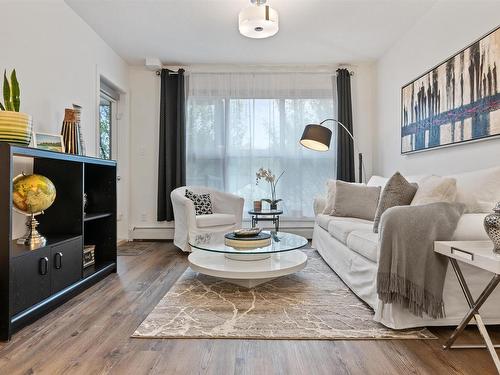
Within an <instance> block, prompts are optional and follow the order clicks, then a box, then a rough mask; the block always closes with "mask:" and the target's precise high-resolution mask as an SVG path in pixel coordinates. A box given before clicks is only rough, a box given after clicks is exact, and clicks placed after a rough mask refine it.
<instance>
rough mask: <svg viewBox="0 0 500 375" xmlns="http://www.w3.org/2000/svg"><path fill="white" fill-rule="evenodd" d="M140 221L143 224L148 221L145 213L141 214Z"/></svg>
mask: <svg viewBox="0 0 500 375" xmlns="http://www.w3.org/2000/svg"><path fill="white" fill-rule="evenodd" d="M141 221H142V222H143V223H145V222H146V221H148V215H147V214H146V213H144V212H143V213H142V214H141Z"/></svg>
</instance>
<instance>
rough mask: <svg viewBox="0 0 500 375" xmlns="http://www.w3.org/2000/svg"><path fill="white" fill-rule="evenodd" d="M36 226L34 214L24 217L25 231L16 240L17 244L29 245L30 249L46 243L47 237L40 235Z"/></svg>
mask: <svg viewBox="0 0 500 375" xmlns="http://www.w3.org/2000/svg"><path fill="white" fill-rule="evenodd" d="M37 226H38V221H37V220H36V219H35V215H33V214H31V215H30V216H28V218H27V219H26V227H27V228H28V229H27V230H26V233H25V235H24V236H23V237H21V238H19V239H18V240H17V243H18V244H19V245H24V246H29V248H30V249H31V250H34V249H37V248H39V247H42V246H45V245H46V244H47V239H46V238H45V237H44V236H42V235H41V234H40V233H39V232H38V230H37V229H36V227H37Z"/></svg>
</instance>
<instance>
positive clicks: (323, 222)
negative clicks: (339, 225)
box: [316, 214, 335, 231]
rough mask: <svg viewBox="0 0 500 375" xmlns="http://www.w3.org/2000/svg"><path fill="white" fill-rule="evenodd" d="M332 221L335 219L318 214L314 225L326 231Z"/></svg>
mask: <svg viewBox="0 0 500 375" xmlns="http://www.w3.org/2000/svg"><path fill="white" fill-rule="evenodd" d="M333 219H335V217H333V216H330V215H325V214H319V215H318V216H316V223H318V225H319V226H320V227H321V228H323V229H324V230H326V231H328V224H330V221H331V220H333Z"/></svg>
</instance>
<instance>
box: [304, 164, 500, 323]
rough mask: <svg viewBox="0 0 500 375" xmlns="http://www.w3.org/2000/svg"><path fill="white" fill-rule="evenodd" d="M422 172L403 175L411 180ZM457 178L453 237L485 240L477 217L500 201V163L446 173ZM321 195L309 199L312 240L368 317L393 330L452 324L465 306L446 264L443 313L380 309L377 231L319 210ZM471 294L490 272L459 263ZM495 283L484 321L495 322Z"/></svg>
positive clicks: (498, 294)
mask: <svg viewBox="0 0 500 375" xmlns="http://www.w3.org/2000/svg"><path fill="white" fill-rule="evenodd" d="M422 177H424V176H414V177H407V178H408V180H410V181H411V182H417V183H418V181H419V180H420V179H422ZM448 177H453V178H455V179H456V181H457V198H456V199H457V201H460V202H463V203H465V204H466V206H467V212H466V213H465V214H464V215H462V217H461V218H460V221H459V223H458V226H457V229H456V231H455V233H454V235H453V240H487V239H488V236H487V235H486V232H485V231H484V228H483V219H484V216H485V215H486V213H487V212H491V209H492V208H493V206H494V204H495V201H500V167H495V168H490V169H486V170H481V171H477V172H470V173H463V174H460V175H453V176H448ZM386 182H387V178H383V177H379V176H374V177H372V178H371V179H370V181H369V182H368V185H371V186H382V187H383V186H384V185H385V183H386ZM325 203H326V202H325V198H323V197H319V198H316V199H315V202H314V210H315V213H316V220H315V225H314V232H313V242H312V245H313V247H314V248H316V249H317V250H318V252H319V253H320V254H321V256H322V257H323V259H324V260H325V261H326V262H327V263H328V264H329V265H330V267H331V268H332V269H333V270H334V271H335V273H336V274H337V275H338V276H339V277H340V278H341V279H342V280H343V281H344V282H345V283H346V285H347V286H348V287H349V288H350V289H351V290H352V291H353V292H354V293H355V294H356V295H357V296H358V297H359V298H361V299H362V300H364V301H365V302H366V303H367V304H368V305H370V306H371V307H372V308H373V309H374V311H375V316H374V320H376V321H378V322H380V323H382V324H384V325H385V326H387V327H390V328H394V329H404V328H410V327H420V326H438V325H455V324H458V323H459V322H460V321H461V320H462V318H463V316H464V315H465V312H466V311H468V306H467V303H466V301H465V299H464V296H463V294H462V291H461V289H460V286H459V284H458V282H457V279H456V276H455V274H454V272H453V269H452V267H448V271H447V274H446V279H445V285H444V292H443V297H444V303H445V311H446V318H444V319H432V318H430V317H425V316H424V317H423V318H420V317H417V316H415V315H412V314H411V313H409V312H407V311H406V310H404V309H402V308H400V307H399V306H396V305H388V306H385V307H384V308H382V304H381V302H380V301H379V299H378V296H377V289H376V279H377V268H378V255H379V235H378V234H376V233H373V230H372V228H373V222H371V221H368V220H362V219H357V218H349V217H334V216H329V215H324V214H322V213H321V212H322V211H323V208H324V206H325ZM462 266H463V267H462V270H463V272H464V276H465V278H466V279H467V281H468V283H469V286H470V288H471V291H472V294H473V295H474V297H477V296H478V295H479V293H480V292H481V291H482V290H483V289H484V287H485V286H486V284H487V283H488V282H489V280H490V279H491V277H492V274H490V273H488V272H485V271H482V270H480V269H478V268H475V267H472V266H467V265H465V264H462ZM499 306H500V288H498V289H497V290H495V292H494V294H493V295H492V296H491V297H490V299H489V300H488V301H487V302H486V303H485V304H484V305H483V307H482V308H481V315H482V316H483V318H484V320H485V321H486V323H487V324H500V308H499Z"/></svg>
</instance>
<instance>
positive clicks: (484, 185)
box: [448, 167, 500, 213]
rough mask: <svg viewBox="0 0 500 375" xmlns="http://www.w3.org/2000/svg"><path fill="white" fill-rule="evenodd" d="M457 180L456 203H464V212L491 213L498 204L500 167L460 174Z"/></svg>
mask: <svg viewBox="0 0 500 375" xmlns="http://www.w3.org/2000/svg"><path fill="white" fill-rule="evenodd" d="M448 177H451V178H455V179H456V180H457V202H460V203H464V204H465V206H466V210H467V211H466V212H469V213H482V212H491V210H492V209H493V207H494V206H495V203H496V202H500V167H493V168H488V169H482V170H479V171H473V172H466V173H460V174H456V175H452V176H448Z"/></svg>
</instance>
